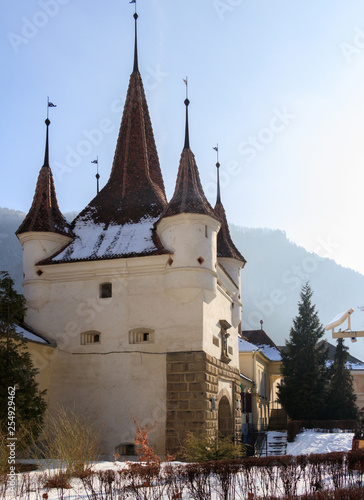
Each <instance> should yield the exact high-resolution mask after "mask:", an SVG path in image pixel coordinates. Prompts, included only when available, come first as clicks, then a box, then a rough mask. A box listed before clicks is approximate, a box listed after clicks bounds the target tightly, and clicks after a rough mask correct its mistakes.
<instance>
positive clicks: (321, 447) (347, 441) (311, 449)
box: [286, 430, 354, 455]
mask: <svg viewBox="0 0 364 500" xmlns="http://www.w3.org/2000/svg"><path fill="white" fill-rule="evenodd" d="M353 436H354V434H353V433H352V432H339V431H338V432H333V433H328V432H316V431H314V430H306V431H304V432H301V433H300V434H298V435H297V436H296V439H295V441H294V442H293V443H288V444H287V452H286V453H287V455H310V454H311V453H330V452H332V451H349V450H351V444H352V440H353Z"/></svg>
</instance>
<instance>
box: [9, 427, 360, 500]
mask: <svg viewBox="0 0 364 500" xmlns="http://www.w3.org/2000/svg"><path fill="white" fill-rule="evenodd" d="M269 434H270V435H271V437H272V435H274V433H269ZM352 438H353V434H352V433H343V432H336V433H322V432H314V431H312V430H310V431H305V432H303V433H301V434H299V435H298V436H297V437H296V440H295V442H294V443H288V446H287V455H294V456H297V455H306V454H312V453H315V454H316V453H329V452H333V451H349V450H350V449H351V444H352ZM268 460H269V458H268ZM181 465H183V464H181V463H172V464H166V465H164V467H165V468H166V469H168V467H169V468H170V472H169V473H170V474H172V475H173V473H174V469H175V468H178V467H179V466H181ZM127 467H128V463H127V462H106V461H105V462H99V463H97V464H95V465H94V466H93V470H94V471H104V474H105V475H107V474H108V472H107V471H110V470H111V471H114V472H115V473H116V472H117V471H118V470H119V471H120V470H121V469H125V468H127ZM253 469H254V468H253ZM257 471H258V472H253V473H252V474H253V475H251V476H250V477H249V476H244V474H242V473H239V474H238V475H237V476H236V477H237V478H238V481H237V483H236V487H237V488H238V489H237V491H236V492H235V493H234V494H233V495H231V494H230V496H229V498H234V499H239V500H240V499H242V498H246V497H245V496H244V497H243V496H241V495H240V493H239V484H241V485H242V487H244V488H245V490H246V489H247V488H249V486H248V487H247V484H248V483H249V482H253V483H255V484H254V486H253V487H254V493H255V496H254V498H264V496H265V494H266V493H267V491H265V490H264V488H266V489H267V484H263V483H262V484H260V483H259V481H260V479H259V478H260V477H262V475H261V476H260V475H259V474H260V473H259V470H258V469H257ZM45 472H46V473H49V472H51V475H52V474H53V473H54V472H56V471H55V470H54V471H43V472H37V471H34V472H31V473H29V474H27V475H26V476H27V478H28V479H27V480H26V481H22V477H25V474H22V475H17V480H18V486H17V488H16V491H15V494H14V493H11V492H10V491H7V493H6V494H5V496H4V491H3V490H1V488H0V498H1V499H3V498H4V499H6V500H8V499H24V500H43V499H48V500H56V499H62V500H74V499H109V498H110V499H115V500H116V499H122V500H123V499H126V498H127V499H130V500H131V499H134V498H136V499H139V498H140V499H142V498H143V499H151V500H152V499H153V500H154V499H159V500H165V499H166V500H167V499H171V498H180V499H181V500H188V499H190V498H195V497H194V496H191V494H190V492H189V491H188V488H187V487H184V488H183V492H181V491H180V492H178V490H177V489H176V496H174V495H173V494H171V492H170V491H169V492H167V491H166V489H165V487H164V486H163V484H162V483H159V485H160V486H159V494H158V491H155V492H154V493H152V491H151V490H152V488H145V487H143V488H142V489H143V491H144V490H146V489H147V490H148V489H149V490H150V491H149V492H147V496H143V495H144V494H142V489H141V490H140V492H139V493H127V494H125V493H122V494H120V496H119V495H116V494H115V490H114V493H113V494H111V495H110V494H108V493H107V491H106V490H107V484H106V483H107V481H104V486H103V488H104V489H102V487H101V486H100V490H98V484H99V482H98V479H95V480H94V483H93V487H92V489H90V490H89V491H85V489H84V485H83V484H82V481H81V480H80V479H72V480H71V486H72V488H71V489H64V490H60V489H54V488H52V489H50V488H48V489H44V488H43V487H42V486H41V483H40V481H38V482H37V480H36V478H37V477H40V476H41V475H42V474H44V473H45ZM262 472H263V471H262ZM111 474H114V473H113V472H112V473H111ZM115 476H117V474H115ZM105 477H106V476H105ZM164 477H166V476H164ZM239 477H240V479H239ZM277 478H279V475H278V476H277ZM207 479H208V482H209V483H210V486H211V491H210V494H209V495H206V497H205V496H204V497H203V498H207V499H211V500H219V499H221V498H223V496H221V491H219V484H218V481H216V479H213V478H212V479H211V477H208V478H207ZM323 480H324V483H325V486H324V483H323V486H324V487H325V488H327V487H328V488H331V487H333V484H332V478H330V477H326V478H323ZM128 481H130V478H129V479H128ZM204 481H205V479H204ZM239 481H240V483H239ZM278 481H279V479H278ZM162 482H163V481H162ZM263 482H264V480H263ZM20 483H22V486H21V487H20ZM152 483H153V484H157V483H154V480H153V479H151V480H150V484H152ZM243 483H245V484H243ZM176 484H177V483H176ZM105 485H106V486H105ZM143 486H145V484H144V485H143ZM163 488H164V489H163ZM153 489H154V488H153ZM92 490H93V491H92ZM101 490H102V491H101ZM156 490H158V486H156ZM119 491H121V490H119ZM297 492H298V493H300V494H301V493H304V492H305V486H304V484H301V485H300V486H299V487H298V490H297ZM140 495H142V496H140ZM283 496H284V493H283V488H282V497H283ZM277 498H280V497H277Z"/></svg>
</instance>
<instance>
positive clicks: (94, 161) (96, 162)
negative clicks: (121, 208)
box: [91, 156, 100, 194]
mask: <svg viewBox="0 0 364 500" xmlns="http://www.w3.org/2000/svg"><path fill="white" fill-rule="evenodd" d="M91 163H95V164H96V175H95V177H96V190H97V194H99V192H100V187H99V179H100V174H99V157H98V156H97V157H96V160H92V162H91Z"/></svg>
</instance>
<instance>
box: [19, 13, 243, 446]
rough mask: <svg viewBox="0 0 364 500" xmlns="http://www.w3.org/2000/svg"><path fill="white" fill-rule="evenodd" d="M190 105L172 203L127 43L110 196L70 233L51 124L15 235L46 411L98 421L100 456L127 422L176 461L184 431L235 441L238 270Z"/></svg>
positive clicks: (100, 198) (239, 261) (118, 442)
mask: <svg viewBox="0 0 364 500" xmlns="http://www.w3.org/2000/svg"><path fill="white" fill-rule="evenodd" d="M135 23H137V16H135ZM185 104H186V133H185V145H184V148H183V151H182V154H181V158H180V163H179V168H178V173H177V182H176V188H175V192H174V195H173V197H172V199H171V200H170V201H169V202H168V201H167V199H166V195H165V190H164V184H163V178H162V173H161V169H160V166H159V160H158V154H157V149H156V145H155V141H154V136H153V130H152V125H151V120H150V117H149V112H148V107H147V101H146V97H145V94H144V89H143V84H142V79H141V75H140V73H139V70H138V58H137V43H136V41H135V56H134V68H133V72H132V74H131V77H130V83H129V88H128V91H127V95H126V100H125V107H124V112H123V116H122V120H121V126H120V132H119V137H118V140H117V144H116V150H115V156H114V161H113V165H112V169H111V174H110V178H109V180H108V182H107V184H106V185H105V187H104V188H103V189H102V190H101V191H100V193H99V194H97V196H96V197H95V198H94V199H93V200H91V201H90V203H89V204H88V205H87V206H86V207H85V208H84V210H82V212H81V213H80V214H79V215H78V216H77V217H76V218H75V220H74V221H73V222H72V224H68V223H67V222H66V220H65V219H64V217H63V215H62V214H61V212H60V210H59V207H58V204H57V199H56V193H55V187H54V182H53V177H52V172H51V168H50V165H49V160H48V144H49V141H48V129H49V124H50V122H49V121H48V120H47V121H46V125H47V137H46V150H45V160H44V165H43V167H42V168H41V170H40V173H39V177H38V182H37V185H36V190H35V195H34V200H33V204H32V206H31V208H30V210H29V213H28V215H27V216H26V218H25V220H24V222H23V223H22V224H21V226H20V227H19V229H18V231H17V236H18V238H19V240H20V242H21V244H22V246H23V259H24V266H23V267H24V281H23V288H24V295H25V298H26V300H27V306H28V310H27V315H26V319H25V322H26V324H28V325H29V326H30V327H31V328H32V329H33V331H36V332H39V333H40V334H41V335H42V336H43V337H45V338H47V339H49V341H50V345H51V347H49V346H48V347H47V349H48V351H49V350H50V349H52V352H51V354H50V355H49V353H48V354H47V358H44V359H42V360H39V359H38V362H37V364H38V366H41V364H42V363H43V365H44V369H46V370H48V372H49V376H48V377H47V385H48V399H49V407H50V409H51V410H52V409H55V408H56V407H57V405H58V404H61V405H63V406H65V407H72V408H75V409H76V410H77V411H78V412H80V413H82V414H84V415H87V416H88V417H89V418H90V419H92V420H96V421H97V423H98V424H99V426H100V429H101V436H102V451H103V452H104V453H108V454H110V453H113V452H114V451H115V450H117V451H119V452H120V451H121V452H122V453H125V452H127V451H131V452H132V444H133V438H134V436H135V427H134V423H133V419H132V417H135V419H136V420H137V421H138V422H139V423H140V424H141V425H145V424H147V423H150V424H153V423H154V422H156V429H155V430H154V431H153V433H152V434H151V435H150V441H151V444H152V445H154V446H155V450H156V451H157V452H158V453H164V452H165V451H169V450H174V449H176V448H177V447H178V446H179V445H180V444H181V443H182V441H183V439H184V436H185V433H186V431H188V430H193V431H195V432H207V433H212V432H214V431H215V430H217V429H219V430H220V431H221V432H224V433H226V434H234V435H236V436H238V435H240V428H241V414H240V379H239V349H238V331H239V329H240V328H241V307H242V304H241V301H240V271H241V269H242V267H243V266H244V264H245V260H244V258H243V257H242V256H241V254H240V253H239V251H238V250H237V249H236V248H235V246H234V244H233V242H232V241H231V237H230V233H229V229H228V225H227V221H226V216H225V212H224V208H223V206H222V204H221V201H220V193H219V190H218V198H217V203H216V206H215V208H214V209H213V208H212V207H211V206H210V204H209V203H208V201H207V199H206V197H205V195H204V192H203V188H202V185H201V182H200V178H199V173H198V169H197V164H196V161H195V157H194V155H193V153H192V151H191V149H190V143H189V131H188V104H189V102H188V101H187V100H186V101H185ZM195 140H198V137H197V138H195ZM176 165H177V161H176ZM48 351H47V352H48ZM38 357H39V353H38ZM48 372H47V373H48Z"/></svg>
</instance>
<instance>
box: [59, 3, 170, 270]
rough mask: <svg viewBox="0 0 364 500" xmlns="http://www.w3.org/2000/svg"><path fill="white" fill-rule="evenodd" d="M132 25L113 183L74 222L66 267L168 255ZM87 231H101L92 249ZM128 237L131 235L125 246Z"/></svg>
mask: <svg viewBox="0 0 364 500" xmlns="http://www.w3.org/2000/svg"><path fill="white" fill-rule="evenodd" d="M130 3H136V2H135V1H133V2H130ZM134 19H135V48H134V67H133V71H132V73H131V75H130V80H129V86H128V90H127V94H126V98H125V105H124V111H123V115H122V119H121V124H120V129H119V135H118V139H117V143H116V148H115V154H114V160H113V164H112V168H111V173H110V177H109V180H108V182H107V183H106V184H105V186H104V187H103V188H102V189H101V190H100V192H99V193H98V194H97V195H96V196H95V198H94V199H93V200H91V201H90V203H89V204H88V205H87V206H86V207H85V208H84V209H83V210H82V211H81V212H80V213H79V215H78V216H77V217H76V218H75V219H74V221H73V222H72V229H73V233H74V234H75V236H76V238H75V241H74V242H72V243H71V244H70V245H69V246H68V248H67V249H66V250H65V251H64V252H63V253H62V254H61V257H60V258H59V259H60V260H58V261H62V260H61V259H63V258H64V261H67V262H68V261H71V260H74V261H78V260H89V259H91V260H105V259H111V258H119V257H129V256H131V255H132V256H137V255H139V256H142V255H158V254H162V253H168V252H167V250H165V249H164V248H163V245H162V244H161V242H160V240H159V238H158V236H157V234H156V232H155V230H154V228H153V224H154V222H155V221H156V220H158V218H159V217H160V215H161V213H162V212H163V210H164V209H165V207H166V205H167V198H166V194H165V189H164V182H163V177H162V172H161V169H160V165H159V159H158V153H157V148H156V144H155V140H154V134H153V128H152V123H151V120H150V116H149V110H148V104H147V100H146V96H145V92H144V87H143V82H142V78H141V75H140V72H139V70H138V57H137V19H138V16H137V14H136V12H135V15H134ZM139 224H140V225H139ZM138 225H139V226H138ZM89 226H91V227H94V228H95V229H97V231H95V234H96V233H97V235H98V236H97V238H95V241H94V242H93V244H90V243H89V242H87V241H85V239H84V236H85V232H84V228H85V227H89ZM138 227H139V229H138ZM140 231H143V235H144V236H143V238H141V237H140V234H141V233H140ZM125 234H128V238H127V240H126V239H125ZM80 249H81V250H80Z"/></svg>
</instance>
